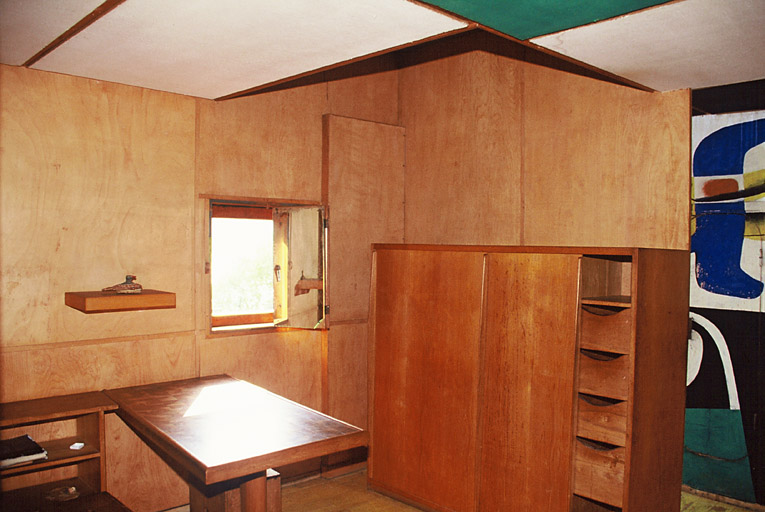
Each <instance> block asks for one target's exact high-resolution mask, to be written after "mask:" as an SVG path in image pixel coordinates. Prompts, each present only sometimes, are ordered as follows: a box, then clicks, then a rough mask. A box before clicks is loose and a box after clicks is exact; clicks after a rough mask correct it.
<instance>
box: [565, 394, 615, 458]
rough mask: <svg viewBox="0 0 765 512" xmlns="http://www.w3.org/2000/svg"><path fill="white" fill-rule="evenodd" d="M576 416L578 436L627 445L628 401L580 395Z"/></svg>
mask: <svg viewBox="0 0 765 512" xmlns="http://www.w3.org/2000/svg"><path fill="white" fill-rule="evenodd" d="M576 418H577V419H576V435H577V436H579V437H585V438H587V439H594V440H596V441H602V442H604V443H610V444H614V445H618V446H626V444H627V402H622V401H620V402H614V401H612V400H604V399H602V398H599V397H595V396H590V395H579V399H578V400H577V415H576Z"/></svg>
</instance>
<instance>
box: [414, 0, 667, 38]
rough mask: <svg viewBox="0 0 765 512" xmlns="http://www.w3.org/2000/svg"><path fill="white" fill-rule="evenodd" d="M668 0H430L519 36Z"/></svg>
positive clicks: (562, 27)
mask: <svg viewBox="0 0 765 512" xmlns="http://www.w3.org/2000/svg"><path fill="white" fill-rule="evenodd" d="M667 1H668V0H587V1H583V0H580V1H565V2H564V1H561V0H504V1H499V0H427V1H426V2H425V3H429V4H431V5H434V6H436V7H440V8H442V9H445V10H447V11H449V12H452V13H454V14H457V15H459V16H462V17H464V18H467V19H469V20H472V21H475V22H478V23H480V24H482V25H485V26H487V27H489V28H493V29H494V30H497V31H499V32H502V33H504V34H507V35H509V36H513V37H515V38H516V39H531V38H532V37H536V36H541V35H544V34H550V33H553V32H559V31H561V30H566V29H569V28H573V27H578V26H580V25H586V24H588V23H592V22H595V21H601V20H605V19H608V18H613V17H614V16H620V15H622V14H627V13H630V12H633V11H637V10H640V9H644V8H646V7H651V6H654V5H659V4H663V3H667Z"/></svg>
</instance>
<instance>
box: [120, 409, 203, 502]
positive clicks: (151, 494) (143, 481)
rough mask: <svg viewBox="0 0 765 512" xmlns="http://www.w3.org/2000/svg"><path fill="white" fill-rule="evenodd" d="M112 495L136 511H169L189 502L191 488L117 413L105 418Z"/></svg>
mask: <svg viewBox="0 0 765 512" xmlns="http://www.w3.org/2000/svg"><path fill="white" fill-rule="evenodd" d="M106 460H107V463H108V468H107V473H106V478H107V488H108V489H109V493H111V494H112V495H113V496H115V497H116V498H117V499H118V500H120V501H121V502H122V503H124V504H125V506H126V507H128V508H129V509H130V510H132V511H133V512H153V511H155V510H168V509H170V508H174V507H178V506H181V505H184V504H186V503H188V502H189V486H188V484H186V483H185V482H184V481H183V480H182V479H181V477H179V476H178V475H177V474H176V473H175V472H174V471H173V470H172V469H170V467H169V466H168V465H167V464H166V463H165V462H164V461H162V459H161V458H160V457H159V456H158V455H157V454H156V453H154V452H153V451H152V450H151V448H149V447H148V446H147V445H146V444H145V443H144V442H143V441H141V439H140V438H139V437H138V436H137V435H135V433H133V431H132V430H130V428H129V427H128V426H127V425H125V423H124V422H123V421H122V420H121V419H120V418H119V417H118V416H117V415H116V414H107V415H106Z"/></svg>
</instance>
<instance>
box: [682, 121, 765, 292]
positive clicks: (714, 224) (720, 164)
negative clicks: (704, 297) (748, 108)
mask: <svg viewBox="0 0 765 512" xmlns="http://www.w3.org/2000/svg"><path fill="white" fill-rule="evenodd" d="M763 142H765V119H759V120H756V121H749V122H746V123H739V124H734V125H731V126H726V127H725V128H721V129H720V130H717V131H716V132H713V133H711V134H710V135H708V136H707V137H705V138H704V140H702V141H701V143H700V144H699V146H698V147H697V148H696V151H695V153H694V155H693V176H694V177H710V176H731V175H737V174H743V173H744V156H745V155H746V152H747V151H749V150H750V149H751V148H753V147H755V146H757V145H759V144H762V143H763ZM695 208H696V231H695V232H694V234H693V236H692V237H691V251H692V252H695V253H696V281H697V282H698V284H699V286H700V287H701V288H702V289H704V290H707V291H709V292H712V293H717V294H720V295H728V296H731V297H739V298H743V299H752V298H756V297H759V296H760V295H761V294H762V290H763V283H762V282H760V281H759V280H757V279H754V278H753V277H751V276H750V275H749V274H747V273H746V272H744V270H743V269H742V268H741V252H742V244H743V242H744V229H745V227H746V210H745V208H744V201H743V199H742V200H735V201H730V202H719V203H703V204H702V203H696V205H695Z"/></svg>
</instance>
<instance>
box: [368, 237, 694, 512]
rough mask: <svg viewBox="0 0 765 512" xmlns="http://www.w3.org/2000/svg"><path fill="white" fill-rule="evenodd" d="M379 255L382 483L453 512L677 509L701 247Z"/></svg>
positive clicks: (375, 297) (373, 406) (374, 385)
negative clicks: (695, 256)
mask: <svg viewBox="0 0 765 512" xmlns="http://www.w3.org/2000/svg"><path fill="white" fill-rule="evenodd" d="M374 249H375V250H374V258H373V262H374V269H373V287H372V297H371V299H372V302H371V311H370V334H371V339H370V359H369V361H370V366H369V371H370V422H369V424H370V435H371V438H370V439H371V440H370V458H369V470H368V478H369V483H370V486H371V487H373V488H375V489H377V490H379V491H382V492H385V493H388V494H391V495H394V496H396V497H399V498H402V499H405V500H407V501H410V502H413V503H416V504H418V505H421V506H424V507H426V508H428V509H432V510H443V511H447V510H448V511H476V510H480V511H496V510H534V511H550V512H558V511H560V512H564V511H569V510H570V511H574V512H585V511H595V512H598V511H606V510H608V511H612V510H624V511H632V512H642V511H647V510H651V511H653V510H662V511H673V510H679V507H680V487H681V473H682V438H683V415H684V395H685V367H686V362H685V361H686V360H685V356H686V350H687V349H686V346H687V345H686V335H687V323H688V320H687V319H688V279H687V272H688V264H689V257H688V253H687V252H686V251H670V250H658V249H630V248H543V247H444V246H411V245H377V246H375V248H374Z"/></svg>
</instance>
